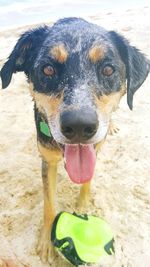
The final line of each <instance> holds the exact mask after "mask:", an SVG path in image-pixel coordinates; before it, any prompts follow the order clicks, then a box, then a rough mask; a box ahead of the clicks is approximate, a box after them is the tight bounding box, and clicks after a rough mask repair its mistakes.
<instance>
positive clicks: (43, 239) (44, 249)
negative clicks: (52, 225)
mask: <svg viewBox="0 0 150 267" xmlns="http://www.w3.org/2000/svg"><path fill="white" fill-rule="evenodd" d="M37 253H38V255H39V256H40V259H41V261H42V262H44V263H46V262H47V261H48V262H50V263H52V262H53V261H54V258H55V257H56V255H55V251H54V248H53V246H52V244H51V241H50V231H47V230H45V229H44V228H43V230H42V232H41V236H40V239H39V242H38V247H37Z"/></svg>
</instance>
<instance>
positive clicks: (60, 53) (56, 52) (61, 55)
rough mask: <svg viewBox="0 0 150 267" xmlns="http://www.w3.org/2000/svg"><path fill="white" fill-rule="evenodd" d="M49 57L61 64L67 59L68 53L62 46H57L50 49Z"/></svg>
mask: <svg viewBox="0 0 150 267" xmlns="http://www.w3.org/2000/svg"><path fill="white" fill-rule="evenodd" d="M50 56H53V57H54V59H56V60H57V61H58V62H59V63H61V64H63V63H64V62H66V60H67V58H68V51H67V50H66V48H65V46H64V45H63V44H59V45H56V46H54V47H53V48H51V50H50Z"/></svg>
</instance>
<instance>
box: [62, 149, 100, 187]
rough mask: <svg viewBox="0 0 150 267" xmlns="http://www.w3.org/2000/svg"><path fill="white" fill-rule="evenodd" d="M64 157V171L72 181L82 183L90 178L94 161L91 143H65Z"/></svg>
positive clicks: (94, 155)
mask: <svg viewBox="0 0 150 267" xmlns="http://www.w3.org/2000/svg"><path fill="white" fill-rule="evenodd" d="M64 158H65V167H66V171H67V173H68V175H69V177H70V179H71V180H72V181H73V182H74V183H77V184H83V183H86V182H88V181H90V180H91V179H92V177H93V173H94V169H95V163H96V151H95V148H94V145H93V144H88V145H87V144H86V145H84V144H83V145H82V144H75V145H74V144H73V145H70V144H65V145H64Z"/></svg>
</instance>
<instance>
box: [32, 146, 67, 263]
mask: <svg viewBox="0 0 150 267" xmlns="http://www.w3.org/2000/svg"><path fill="white" fill-rule="evenodd" d="M38 149H39V151H40V153H41V155H42V158H43V162H44V166H43V168H42V177H43V185H44V226H43V230H42V233H41V237H40V240H39V244H38V249H37V250H38V253H39V255H40V257H41V259H42V260H43V261H47V256H48V253H47V251H48V250H49V249H50V229H51V227H52V223H53V220H54V218H55V216H56V212H55V195H56V176H57V165H58V162H59V160H61V158H62V154H61V151H60V150H56V149H53V150H51V149H48V148H46V147H45V146H43V145H42V144H41V143H39V142H38Z"/></svg>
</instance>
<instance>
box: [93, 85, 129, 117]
mask: <svg viewBox="0 0 150 267" xmlns="http://www.w3.org/2000/svg"><path fill="white" fill-rule="evenodd" d="M125 92H126V87H125V85H123V86H122V88H121V90H120V91H118V92H114V93H111V94H109V95H103V96H100V97H99V98H97V97H96V105H97V107H98V108H99V110H100V112H102V113H103V114H104V115H106V116H107V115H111V113H112V112H114V111H116V109H117V108H118V104H119V102H120V99H121V97H122V96H123V95H124V94H125Z"/></svg>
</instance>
